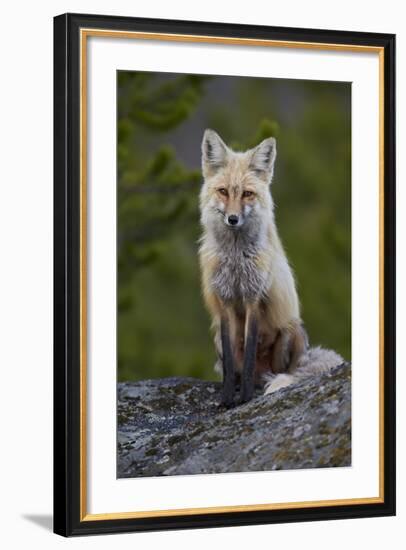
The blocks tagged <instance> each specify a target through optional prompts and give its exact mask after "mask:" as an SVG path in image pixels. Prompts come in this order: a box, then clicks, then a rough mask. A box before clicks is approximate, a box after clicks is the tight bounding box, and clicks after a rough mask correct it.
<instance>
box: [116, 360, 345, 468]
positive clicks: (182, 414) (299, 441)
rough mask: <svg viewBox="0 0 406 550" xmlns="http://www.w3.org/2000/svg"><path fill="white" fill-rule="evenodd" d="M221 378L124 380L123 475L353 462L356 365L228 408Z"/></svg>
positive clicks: (120, 406) (121, 386) (121, 421)
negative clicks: (353, 369) (223, 399)
mask: <svg viewBox="0 0 406 550" xmlns="http://www.w3.org/2000/svg"><path fill="white" fill-rule="evenodd" d="M220 395H221V384H220V383H219V382H206V381H202V380H196V379H194V378H165V379H158V380H144V381H141V382H132V383H120V384H118V434H117V446H118V453H117V476H118V477H120V478H122V477H139V476H159V475H185V474H202V473H221V472H246V471H261V470H286V469H297V468H321V467H333V466H350V465H351V367H350V365H349V364H344V365H341V366H340V367H337V368H336V369H333V370H332V371H331V372H330V373H327V374H322V375H318V376H314V377H311V378H306V379H304V380H301V381H300V382H299V383H297V384H295V385H293V386H290V387H288V388H283V389H281V390H279V391H277V392H275V393H274V394H272V395H267V396H265V395H262V391H258V392H257V394H256V397H255V398H254V399H253V400H252V401H250V402H249V403H246V404H245V405H241V406H237V407H235V408H233V409H230V410H225V409H224V408H221V407H220V406H219V401H220Z"/></svg>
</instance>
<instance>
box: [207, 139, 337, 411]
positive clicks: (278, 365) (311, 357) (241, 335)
mask: <svg viewBox="0 0 406 550" xmlns="http://www.w3.org/2000/svg"><path fill="white" fill-rule="evenodd" d="M275 158H276V140H275V139H274V138H272V137H271V138H268V139H265V140H264V141H262V142H261V143H260V144H259V145H257V146H256V147H255V148H253V149H249V150H248V151H245V152H235V151H233V150H232V149H230V148H229V147H228V146H227V145H226V144H225V143H224V142H223V140H222V139H221V138H220V136H219V135H218V134H217V133H216V132H215V131H213V130H210V129H207V130H206V131H205V133H204V136H203V142H202V172H203V178H204V182H203V185H202V188H201V192H200V212H201V224H202V227H203V235H202V237H201V239H200V249H199V259H200V267H201V275H202V288H203V296H204V300H205V303H206V306H207V308H208V310H209V313H210V315H211V317H212V328H213V330H214V343H215V348H216V351H217V357H218V359H217V362H216V365H215V370H216V371H218V372H221V373H222V375H223V395H222V404H223V405H224V406H226V407H230V406H232V405H233V404H234V394H235V390H236V382H237V380H236V378H237V376H239V378H240V403H244V402H246V401H249V400H250V399H251V398H252V397H253V394H254V388H255V384H265V393H271V392H273V391H276V390H277V389H279V388H281V387H284V386H287V385H289V384H291V383H292V382H294V381H295V380H296V379H297V378H300V377H301V376H307V375H309V374H312V373H314V372H322V371H324V370H328V369H330V368H332V367H334V366H336V365H339V364H341V363H343V359H342V358H341V357H340V356H339V355H338V354H336V353H335V352H334V351H330V350H324V349H322V348H313V349H309V343H308V338H307V334H306V331H305V329H304V326H303V322H302V320H301V317H300V307H299V299H298V295H297V290H296V285H295V280H294V276H293V272H292V269H291V267H290V266H289V263H288V260H287V258H286V254H285V252H284V249H283V247H282V244H281V241H280V239H279V236H278V232H277V229H276V225H275V218H274V204H273V200H272V195H271V193H270V185H271V182H272V179H273V173H274V165H275Z"/></svg>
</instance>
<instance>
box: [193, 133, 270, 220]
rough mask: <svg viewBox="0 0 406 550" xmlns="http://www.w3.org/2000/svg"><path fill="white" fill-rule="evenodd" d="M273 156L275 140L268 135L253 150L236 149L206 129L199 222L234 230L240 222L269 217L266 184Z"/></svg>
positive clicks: (268, 198) (268, 196)
mask: <svg viewBox="0 0 406 550" xmlns="http://www.w3.org/2000/svg"><path fill="white" fill-rule="evenodd" d="M275 158H276V141H275V139H274V138H272V137H270V138H267V139H265V140H264V141H262V142H261V143H260V144H259V145H257V146H256V147H254V148H253V149H249V150H248V151H245V152H236V151H233V150H232V149H230V148H229V147H227V145H226V144H225V143H224V142H223V140H222V139H221V138H220V136H219V135H218V134H217V133H216V132H215V131H214V130H209V129H208V130H206V131H205V132H204V136H203V141H202V172H203V177H204V184H203V186H202V190H201V194H200V207H201V214H202V223H203V225H210V224H213V223H214V224H218V223H222V224H225V225H226V226H227V227H229V228H230V230H238V229H239V228H241V227H242V226H244V224H247V223H250V222H253V223H256V224H258V223H259V222H260V221H261V220H264V219H266V218H267V217H268V218H270V216H271V215H272V210H273V202H272V197H271V193H270V189H269V186H270V184H271V182H272V177H273V172H274V164H275Z"/></svg>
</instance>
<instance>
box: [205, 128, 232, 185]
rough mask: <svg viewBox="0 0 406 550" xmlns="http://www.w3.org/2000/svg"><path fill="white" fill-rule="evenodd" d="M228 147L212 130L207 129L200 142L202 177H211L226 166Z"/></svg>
mask: <svg viewBox="0 0 406 550" xmlns="http://www.w3.org/2000/svg"><path fill="white" fill-rule="evenodd" d="M228 150H229V149H228V147H227V145H226V144H225V143H224V141H223V140H222V139H221V137H220V136H219V135H218V134H217V132H215V131H214V130H210V129H207V130H205V132H204V135H203V141H202V170H203V176H204V177H206V176H212V175H213V174H215V173H216V172H217V170H219V169H220V168H223V167H224V166H225V165H226V164H227V160H228Z"/></svg>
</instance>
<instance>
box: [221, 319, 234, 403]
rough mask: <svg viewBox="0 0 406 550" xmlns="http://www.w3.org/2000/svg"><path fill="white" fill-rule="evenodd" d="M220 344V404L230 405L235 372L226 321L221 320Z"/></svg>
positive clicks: (232, 399) (232, 398) (232, 396)
mask: <svg viewBox="0 0 406 550" xmlns="http://www.w3.org/2000/svg"><path fill="white" fill-rule="evenodd" d="M221 346H222V348H223V397H222V402H221V403H222V405H224V406H225V407H232V406H233V404H234V393H235V372H234V361H233V351H232V349H231V341H230V330H229V327H228V322H227V321H226V320H225V319H223V320H222V321H221Z"/></svg>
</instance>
